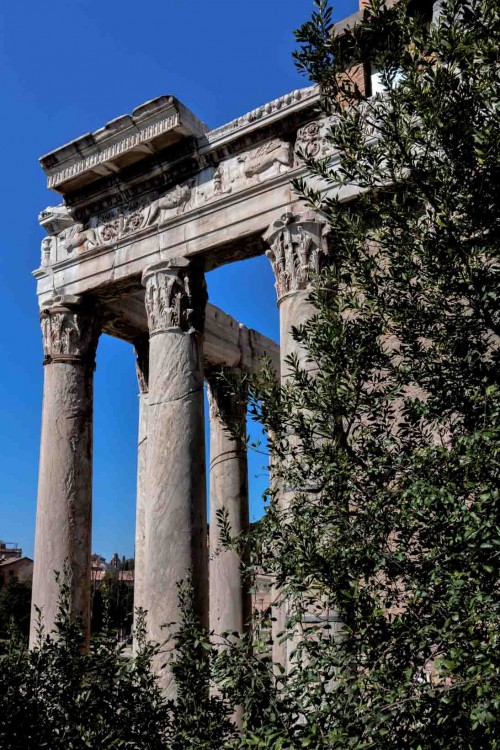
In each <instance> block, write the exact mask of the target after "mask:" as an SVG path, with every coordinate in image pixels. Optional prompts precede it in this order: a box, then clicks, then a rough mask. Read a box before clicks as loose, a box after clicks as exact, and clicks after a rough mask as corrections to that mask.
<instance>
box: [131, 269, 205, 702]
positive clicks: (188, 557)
mask: <svg viewBox="0 0 500 750" xmlns="http://www.w3.org/2000/svg"><path fill="white" fill-rule="evenodd" d="M143 284H144V285H145V287H146V295H145V302H146V310H147V314H148V324H149V333H150V344H149V396H148V447H147V478H146V497H147V506H146V513H145V535H146V554H145V571H146V573H145V584H144V601H145V606H146V609H147V610H148V632H149V636H150V638H152V639H153V640H155V641H157V642H162V641H164V640H165V638H166V637H167V635H170V634H172V633H173V632H175V628H176V624H177V623H179V621H180V614H181V613H180V611H179V605H178V588H177V584H178V583H179V582H180V581H184V582H185V583H192V586H193V589H194V606H195V611H196V613H197V615H198V617H199V620H200V622H201V623H202V624H203V625H204V626H208V551H207V516H206V486H205V434H204V402H203V366H202V362H203V358H202V333H203V325H204V316H205V305H206V298H207V295H206V287H205V281H204V277H203V273H202V272H201V271H200V270H198V269H197V268H193V267H192V266H190V264H189V263H188V261H187V260H186V259H184V258H177V259H174V260H172V261H167V262H162V263H158V264H156V265H153V266H150V267H149V268H147V269H146V270H145V272H144V274H143ZM162 626H169V627H168V628H166V629H165V628H163V629H162ZM171 657H172V643H169V644H167V646H166V653H163V654H161V655H160V656H159V657H158V658H157V659H156V662H155V665H154V666H155V670H156V672H157V674H158V675H159V679H160V684H161V685H162V686H163V688H164V690H165V692H166V694H167V696H169V697H175V683H174V680H173V676H172V673H171V670H170V669H169V663H170V661H171Z"/></svg>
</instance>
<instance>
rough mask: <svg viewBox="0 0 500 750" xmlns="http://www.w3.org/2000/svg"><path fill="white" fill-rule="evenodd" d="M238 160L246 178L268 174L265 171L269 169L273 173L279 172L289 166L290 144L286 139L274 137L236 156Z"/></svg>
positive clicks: (290, 160)
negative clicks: (274, 138)
mask: <svg viewBox="0 0 500 750" xmlns="http://www.w3.org/2000/svg"><path fill="white" fill-rule="evenodd" d="M238 161H239V162H240V164H242V165H243V174H244V176H245V177H246V178H252V177H256V176H259V175H263V174H266V176H269V175H268V174H267V173H269V171H270V170H273V172H274V173H275V174H281V173H282V172H286V171H287V170H288V169H289V168H290V166H291V163H292V152H291V146H290V144H289V143H287V142H286V141H281V140H278V139H276V140H273V141H269V142H268V143H264V144H263V145H262V146H259V147H258V148H256V149H253V150H252V151H249V152H248V153H246V154H242V155H241V156H238Z"/></svg>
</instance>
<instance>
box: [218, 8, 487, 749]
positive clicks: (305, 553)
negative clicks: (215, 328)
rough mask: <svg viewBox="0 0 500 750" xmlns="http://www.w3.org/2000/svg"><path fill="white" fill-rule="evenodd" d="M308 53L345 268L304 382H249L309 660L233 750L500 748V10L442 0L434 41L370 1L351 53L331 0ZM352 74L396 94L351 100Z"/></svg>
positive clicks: (426, 30) (281, 576)
mask: <svg viewBox="0 0 500 750" xmlns="http://www.w3.org/2000/svg"><path fill="white" fill-rule="evenodd" d="M297 38H298V41H299V43H300V44H301V47H300V49H299V50H298V52H297V53H296V59H297V62H298V64H299V66H300V67H301V68H302V69H303V70H304V71H305V72H306V73H307V74H308V75H309V76H310V77H311V78H312V80H313V81H315V82H317V83H319V84H320V86H321V91H322V94H323V102H322V114H323V115H325V116H328V117H329V118H331V119H330V127H329V132H328V136H327V146H328V149H329V151H330V153H331V154H332V156H326V157H324V158H321V159H320V158H318V157H316V158H311V157H307V155H306V154H304V155H303V156H304V162H305V165H306V167H307V171H308V174H309V177H308V178H307V179H302V180H297V181H296V183H295V188H296V190H297V192H298V193H299V194H300V195H301V196H302V197H303V198H304V199H305V201H306V202H307V203H308V204H309V206H310V207H311V208H313V209H314V210H316V211H318V212H319V213H320V214H321V215H322V216H323V217H324V218H325V220H326V222H327V225H328V229H329V235H328V244H329V248H330V263H329V264H328V265H327V267H326V268H325V269H324V271H323V273H322V274H321V276H320V278H319V279H316V280H315V283H314V284H313V290H312V293H311V300H312V301H313V302H314V304H315V306H316V309H317V314H316V316H315V317H314V318H313V319H311V320H310V321H309V322H308V323H307V324H306V325H304V326H302V327H301V328H300V329H298V330H296V331H295V332H294V336H295V339H296V341H297V342H298V343H300V344H301V346H302V347H303V348H304V349H305V350H306V352H307V356H308V359H309V365H308V367H307V370H305V369H304V368H303V366H301V365H300V363H299V361H298V360H297V359H294V358H290V360H289V362H288V365H289V367H290V370H291V373H292V374H291V377H290V378H288V382H287V383H286V385H285V386H284V387H282V388H278V387H277V386H276V384H275V382H274V380H273V378H272V375H271V374H270V373H268V374H267V376H266V374H264V376H263V377H262V378H260V380H254V381H253V382H250V383H246V386H247V387H248V388H249V391H250V394H251V399H252V403H253V413H254V417H255V418H256V419H257V420H259V421H261V422H262V423H263V424H264V425H265V427H266V428H267V429H268V430H269V435H270V438H269V447H270V452H271V456H272V461H273V463H272V466H273V476H274V487H275V490H274V491H273V492H271V493H270V506H269V510H268V513H267V515H266V517H265V519H263V521H262V522H261V523H260V524H259V526H258V528H257V529H255V530H254V532H253V541H252V545H253V555H254V560H257V559H258V560H259V562H260V563H261V564H262V565H263V566H264V567H265V568H266V569H267V571H268V572H271V573H273V574H274V576H275V578H276V581H277V583H278V585H279V587H280V588H281V595H282V599H283V603H284V606H285V607H286V609H287V612H288V617H289V619H288V636H287V635H286V634H284V635H283V638H285V639H286V638H288V640H289V650H294V649H295V652H294V656H293V659H292V669H291V671H290V672H289V674H288V675H278V676H275V677H271V679H270V688H269V692H268V700H267V704H266V700H265V696H263V695H262V693H261V692H259V690H258V686H257V685H256V684H255V685H254V686H253V685H252V684H251V683H250V684H249V685H247V688H248V691H247V706H249V709H248V710H250V707H251V706H254V705H255V704H257V705H260V715H265V721H264V722H263V724H262V725H258V726H257V725H256V723H255V722H252V720H251V719H250V718H249V717H246V718H247V719H249V720H248V721H246V722H244V733H243V737H242V738H240V739H239V740H238V742H239V744H238V742H237V743H236V745H235V746H236V747H239V748H243V747H259V748H267V747H273V748H278V747H281V748H301V747H309V748H338V749H339V750H340V749H342V750H344V749H345V748H356V749H357V750H361V748H381V747H384V748H395V749H396V748H398V749H399V748H414V749H415V750H416V749H417V748H419V747H420V748H426V749H427V748H447V749H449V750H451V748H453V750H455V749H458V748H496V747H499V746H500V721H499V716H500V711H499V708H500V659H499V654H500V651H499V645H500V644H499V635H498V633H499V625H500V603H499V602H500V600H499V552H500V535H499V528H500V502H499V486H500V482H499V480H500V473H499V472H500V382H499V375H498V373H499V364H500V362H499V360H500V350H499V338H498V336H499V334H500V307H499V302H498V285H499V274H500V257H499V239H500V210H499V209H500V117H499V112H500V91H499V85H498V80H499V71H500V69H499V63H498V60H499V59H500V54H499V53H500V7H499V5H498V2H497V1H496V0H461V1H460V2H457V0H446V1H445V2H444V3H443V6H442V15H441V17H440V20H439V22H438V23H437V24H433V25H432V24H428V23H426V19H425V18H423V17H422V16H421V15H419V14H418V13H415V12H414V11H413V10H412V7H411V5H410V4H409V3H406V2H400V3H398V4H397V5H396V6H395V7H393V8H386V7H385V5H384V4H383V3H381V2H379V0H375V1H374V2H373V3H372V6H371V9H370V11H369V12H368V13H367V14H366V16H365V21H364V23H363V24H360V25H359V26H358V27H355V28H354V29H353V30H351V31H349V32H348V33H347V34H346V35H344V36H343V37H342V38H337V37H335V36H332V21H331V12H330V10H329V8H328V6H327V4H326V2H323V0H320V2H318V3H317V12H316V13H315V15H314V16H313V18H312V20H311V21H310V22H308V23H307V24H305V26H304V27H303V28H302V29H301V30H300V31H299V32H298V34H297ZM358 61H371V62H373V63H374V64H375V67H376V68H377V69H378V70H379V71H380V75H381V79H382V81H383V82H384V84H385V87H386V91H385V92H384V93H382V94H377V95H376V96H373V97H366V96H365V95H364V93H363V91H362V90H360V89H359V88H357V87H356V85H355V82H354V81H353V80H351V78H350V75H349V71H348V69H349V66H351V65H352V64H353V63H356V62H358ZM311 177H313V178H315V179H314V180H311V179H310V178H311ZM313 185H314V187H312V186H313ZM352 195H355V197H354V198H351V199H349V200H347V199H346V196H352ZM279 487H282V488H287V489H288V490H289V491H288V492H287V495H286V498H287V501H286V503H283V502H281V501H280V498H279V494H280V493H279V492H278V491H277V489H276V488H279ZM290 490H291V491H290ZM240 544H241V542H240ZM313 620H316V624H310V625H308V624H307V623H308V622H311V621H313ZM223 658H224V660H225V670H226V674H227V673H228V672H229V673H230V672H231V668H230V667H228V664H229V663H230V661H231V658H232V655H231V652H229V653H226V654H224V657H223ZM234 660H235V665H234V670H233V673H234V674H235V675H239V674H241V672H242V671H243V670H242V665H241V654H240V653H236V654H235V655H234ZM250 664H251V661H249V662H248V663H247V666H246V673H247V674H249V673H250V672H251V670H250V666H249V665H250ZM226 679H227V677H226ZM252 689H253V690H254V691H255V694H254V698H252V697H251V696H250V692H251V690H252ZM273 706H278V707H279V710H278V711H273Z"/></svg>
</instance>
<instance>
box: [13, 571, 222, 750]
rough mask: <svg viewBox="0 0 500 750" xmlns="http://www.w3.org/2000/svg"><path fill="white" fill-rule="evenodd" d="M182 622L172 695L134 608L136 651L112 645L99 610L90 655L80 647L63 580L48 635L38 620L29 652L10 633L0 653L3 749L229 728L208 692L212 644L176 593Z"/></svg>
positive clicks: (199, 737) (174, 742)
mask: <svg viewBox="0 0 500 750" xmlns="http://www.w3.org/2000/svg"><path fill="white" fill-rule="evenodd" d="M181 596H182V601H181V604H182V607H183V613H184V625H183V627H182V628H181V629H180V631H179V632H178V634H177V635H176V636H175V645H176V646H177V649H178V654H179V656H178V662H179V663H178V666H176V668H175V672H176V678H177V685H178V695H179V697H178V700H177V702H175V703H174V702H173V701H167V700H166V699H165V697H164V695H163V694H162V692H161V690H160V687H159V686H158V684H157V681H156V678H155V677H154V675H153V672H152V668H151V666H152V660H153V657H155V656H156V655H157V654H158V653H160V646H159V645H156V644H151V643H149V642H148V641H147V638H146V626H145V615H144V613H143V612H141V611H138V612H137V618H136V619H137V623H136V631H135V635H136V639H137V651H136V654H135V655H134V656H133V657H132V655H131V654H126V652H125V650H124V647H123V646H118V645H117V642H116V634H115V631H114V629H113V627H112V626H111V623H110V618H109V613H107V612H105V616H104V624H103V629H102V632H101V633H100V634H99V635H98V636H95V637H93V639H92V643H91V650H90V653H85V652H84V651H83V650H82V643H83V637H82V632H81V628H80V625H79V624H78V622H75V621H74V620H72V619H71V617H70V596H69V588H68V584H67V582H65V581H63V582H62V584H61V597H60V606H59V613H58V618H57V622H56V626H55V631H54V633H51V634H46V633H45V632H44V628H43V621H42V618H41V617H40V619H39V623H38V641H37V646H36V648H35V649H34V650H33V651H28V650H27V649H26V647H25V646H24V644H23V643H22V642H20V641H19V639H18V638H17V637H16V636H15V635H13V636H12V637H11V639H10V642H9V648H8V651H7V653H6V654H5V655H4V656H2V657H0V747H1V748H2V750H26V748H29V749H30V750H41V749H42V748H46V749H47V750H58V749H59V748H60V750H84V748H91V749H92V750H97V748H99V750H111V749H113V750H114V749H115V748H130V750H180V749H181V748H187V747H193V748H200V750H201V749H202V748H207V750H208V748H214V747H218V746H220V745H221V743H222V742H223V740H224V738H225V737H227V736H229V735H230V734H231V725H230V724H229V722H228V720H227V716H226V713H227V709H226V708H225V707H224V706H223V705H222V703H221V701H220V700H219V699H218V698H210V696H209V692H208V688H209V685H208V673H209V668H210V667H209V662H210V657H211V649H210V646H209V645H208V643H207V637H206V634H205V633H204V632H203V631H202V630H201V629H200V628H199V626H198V625H197V623H196V620H195V618H194V616H193V614H192V607H191V601H190V596H189V593H185V592H184V593H182V595H181Z"/></svg>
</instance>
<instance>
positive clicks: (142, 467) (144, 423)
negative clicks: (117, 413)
mask: <svg viewBox="0 0 500 750" xmlns="http://www.w3.org/2000/svg"><path fill="white" fill-rule="evenodd" d="M134 348H135V353H136V372H137V382H138V384H139V431H138V432H139V434H138V440H137V495H136V516H135V564H134V623H135V619H136V618H135V610H136V609H137V608H138V607H140V608H141V609H145V608H146V605H145V600H144V582H145V577H146V569H145V556H146V454H147V445H148V442H147V441H148V381H149V337H148V336H144V337H141V338H138V339H136V340H135V341H134ZM136 647H137V643H136V639H135V638H134V650H135V649H136Z"/></svg>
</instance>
